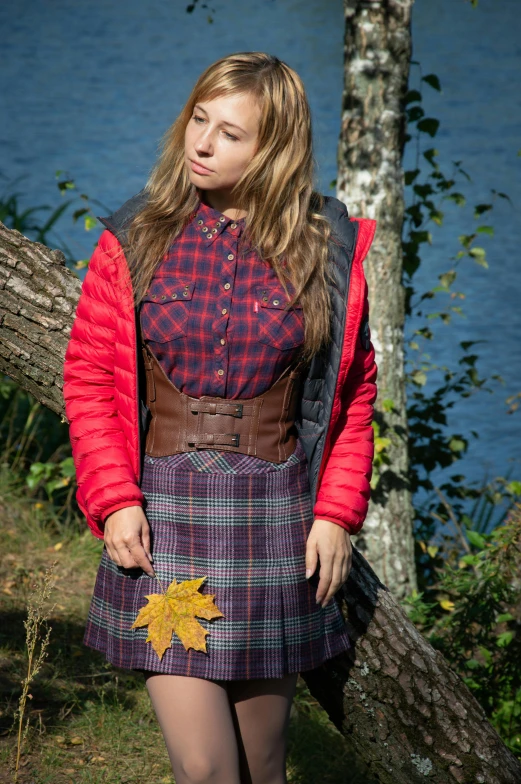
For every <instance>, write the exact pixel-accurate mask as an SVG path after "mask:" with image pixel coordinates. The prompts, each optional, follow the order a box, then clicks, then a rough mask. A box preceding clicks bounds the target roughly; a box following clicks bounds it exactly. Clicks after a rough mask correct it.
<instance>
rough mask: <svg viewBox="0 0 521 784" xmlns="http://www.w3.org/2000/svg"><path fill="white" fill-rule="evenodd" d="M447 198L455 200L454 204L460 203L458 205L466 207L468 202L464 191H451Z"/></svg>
mask: <svg viewBox="0 0 521 784" xmlns="http://www.w3.org/2000/svg"><path fill="white" fill-rule="evenodd" d="M447 199H448V200H449V201H453V202H454V204H457V205H458V207H464V206H465V204H466V202H467V200H466V199H465V196H464V195H463V194H462V193H450V194H449V195H448V196H447Z"/></svg>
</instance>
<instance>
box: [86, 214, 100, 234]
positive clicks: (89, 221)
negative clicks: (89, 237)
mask: <svg viewBox="0 0 521 784" xmlns="http://www.w3.org/2000/svg"><path fill="white" fill-rule="evenodd" d="M84 223H85V231H90V230H91V229H95V228H96V225H97V220H96V218H94V217H93V216H92V215H85V218H84Z"/></svg>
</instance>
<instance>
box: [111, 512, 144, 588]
mask: <svg viewBox="0 0 521 784" xmlns="http://www.w3.org/2000/svg"><path fill="white" fill-rule="evenodd" d="M105 547H106V548H107V553H108V555H109V558H110V559H111V560H112V561H114V563H116V564H117V565H118V566H123V567H124V568H125V569H135V568H136V567H141V569H143V571H145V572H146V573H147V574H148V575H150V577H154V576H155V572H154V567H153V566H152V564H151V561H152V555H151V553H150V527H149V525H148V520H147V518H146V517H145V513H144V511H143V509H142V507H141V506H127V507H125V508H124V509H118V511H117V512H113V513H112V514H110V515H109V516H108V517H107V519H106V520H105Z"/></svg>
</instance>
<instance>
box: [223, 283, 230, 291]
mask: <svg viewBox="0 0 521 784" xmlns="http://www.w3.org/2000/svg"><path fill="white" fill-rule="evenodd" d="M224 288H225V289H226V291H228V289H229V288H230V284H229V283H225V284H224Z"/></svg>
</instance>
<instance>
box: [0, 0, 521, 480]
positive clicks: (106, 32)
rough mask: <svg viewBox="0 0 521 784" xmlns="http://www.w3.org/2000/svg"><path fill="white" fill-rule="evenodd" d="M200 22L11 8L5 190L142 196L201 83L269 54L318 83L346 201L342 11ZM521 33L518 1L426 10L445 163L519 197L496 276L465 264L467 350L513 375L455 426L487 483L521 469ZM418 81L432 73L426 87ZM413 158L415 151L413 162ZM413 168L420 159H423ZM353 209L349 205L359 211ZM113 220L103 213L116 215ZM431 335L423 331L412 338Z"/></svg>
mask: <svg viewBox="0 0 521 784" xmlns="http://www.w3.org/2000/svg"><path fill="white" fill-rule="evenodd" d="M210 5H211V15H212V18H213V22H212V23H209V22H208V19H207V16H208V13H209V12H208V10H205V9H203V8H197V9H196V10H195V12H194V13H192V14H187V13H186V11H185V6H186V2H179V1H177V2H174V0H170V1H169V2H167V1H166V0H148V2H147V3H142V2H138V1H137V0H124V1H123V0H92V2H90V3H88V4H85V3H77V2H73V0H53V2H49V3H42V2H41V0H17V2H16V4H14V3H11V4H2V6H1V7H0V29H2V49H1V51H0V116H1V117H2V122H1V125H0V148H1V162H0V172H1V173H2V174H3V175H4V177H5V178H7V179H6V180H4V181H3V182H4V183H5V185H2V183H0V186H1V187H3V188H4V189H5V190H7V191H10V190H12V186H11V184H10V183H12V182H13V181H14V180H15V179H16V178H18V177H21V176H24V178H25V179H24V180H23V181H22V182H20V183H19V184H18V185H17V188H18V190H23V197H22V203H23V204H25V205H27V206H29V205H31V206H32V205H35V204H45V203H47V204H52V205H55V204H57V203H59V200H60V197H59V194H58V191H57V189H56V184H55V180H54V175H55V172H56V170H58V169H61V170H66V171H67V172H68V173H69V174H70V176H71V177H73V178H74V180H75V181H76V182H77V184H78V186H79V188H80V189H81V191H83V192H85V193H87V194H88V195H89V196H90V197H91V199H96V200H99V201H100V202H102V203H103V204H104V205H107V207H108V209H113V208H116V207H117V206H119V205H120V204H121V203H122V202H123V201H124V200H125V199H126V198H128V197H129V196H131V195H132V194H133V193H135V192H136V191H137V190H139V189H140V188H141V187H142V185H143V183H144V181H145V179H146V176H147V173H148V171H149V169H150V167H151V165H152V162H153V160H154V157H155V154H156V150H157V145H158V142H159V139H160V137H161V135H162V133H163V132H164V131H165V130H166V128H167V126H168V125H169V124H170V123H171V122H172V120H173V119H174V117H175V116H176V114H177V113H178V112H179V110H180V108H181V107H182V105H183V103H184V101H185V100H186V97H187V96H188V93H189V91H190V89H191V86H192V85H193V82H194V81H195V79H196V77H197V76H198V75H199V73H200V72H201V71H202V70H203V68H205V67H206V66H207V65H208V64H210V63H211V62H213V61H214V60H216V59H217V58H218V57H220V56H223V55H224V54H228V53H230V52H233V51H245V50H265V51H269V52H271V53H274V54H276V55H278V56H279V57H281V58H282V59H284V60H286V61H287V62H288V63H289V64H290V65H291V66H292V67H294V68H295V69H296V70H297V71H298V72H299V73H300V74H301V76H302V78H303V79H304V82H305V84H306V87H307V90H308V94H309V98H310V102H311V106H312V110H313V115H314V129H315V138H316V157H317V160H318V165H319V166H318V175H319V184H320V187H321V188H322V190H323V191H324V192H326V193H332V191H331V189H330V187H329V183H330V182H331V180H333V179H334V178H335V176H336V147H337V138H338V131H339V113H340V103H341V91H342V80H343V68H342V57H343V40H342V38H343V12H342V3H341V1H340V0H307V2H305V3H304V2H298V1H297V0H293V1H292V0H246V1H245V0H243V2H241V3H237V2H234V3H233V2H231V0H213V2H211V3H210ZM520 34H521V22H520V15H519V4H518V2H517V0H494V2H485V0H483V2H481V3H480V4H479V7H478V8H477V9H472V8H471V6H470V4H469V3H468V2H465V1H464V0H437V2H435V3H434V2H432V0H417V2H416V5H415V10H414V21H413V40H414V59H416V60H418V61H420V62H421V68H422V72H423V73H424V74H427V73H431V72H435V73H437V74H438V76H439V77H440V80H441V83H442V87H443V92H442V93H441V94H437V93H435V92H434V91H433V90H431V89H430V88H427V87H426V88H425V101H424V103H425V106H426V108H427V110H428V114H430V115H431V116H435V117H437V118H439V119H440V120H441V129H440V133H439V135H438V137H437V139H436V141H435V146H436V147H437V148H438V149H439V150H440V160H442V161H445V162H446V163H447V166H448V168H450V161H452V160H460V161H462V164H463V166H464V168H465V169H466V170H467V171H468V173H469V174H470V175H471V177H472V179H473V183H472V185H471V186H466V193H467V194H468V195H469V204H474V203H478V202H489V201H490V190H491V189H495V190H497V191H501V192H505V193H507V194H508V195H509V196H510V197H511V199H512V204H509V203H508V202H506V201H502V200H499V201H498V202H497V204H496V206H495V208H494V211H493V214H492V217H491V218H490V219H489V218H487V220H486V223H493V225H494V227H495V230H496V234H495V237H494V238H488V240H487V242H484V243H482V244H484V245H485V246H486V249H487V253H488V256H489V261H490V269H489V270H488V271H485V270H482V269H481V268H479V267H477V266H476V265H474V264H472V263H470V262H468V263H465V264H464V265H463V267H462V270H461V279H460V282H459V285H458V287H457V288H459V289H461V290H463V291H464V292H465V293H466V302H465V311H466V317H465V319H459V320H458V321H457V339H458V340H476V339H479V340H484V341H486V342H485V343H483V344H481V345H480V346H479V347H478V348H479V351H478V353H479V354H480V356H481V362H480V369H481V372H482V373H483V374H484V375H490V374H492V373H500V374H501V375H502V376H503V378H504V381H505V385H504V387H502V388H501V389H499V390H498V391H496V393H495V394H494V395H489V394H487V393H485V392H482V393H480V394H479V395H476V396H475V397H473V398H472V399H471V400H469V401H465V402H464V403H462V404H461V403H459V404H457V405H456V407H455V408H454V412H453V420H452V424H453V426H454V429H456V430H459V431H460V432H462V433H464V434H466V433H468V432H469V431H470V430H472V429H474V430H477V431H479V433H480V439H479V441H477V442H473V443H472V445H471V449H470V451H469V454H468V455H467V456H466V457H465V459H464V461H463V463H462V464H460V467H458V471H459V470H460V468H461V469H462V471H463V472H464V473H466V474H467V476H469V477H470V478H472V479H474V480H476V481H477V480H480V479H482V478H483V477H484V476H485V475H486V474H487V475H489V476H493V475H495V474H503V473H505V471H506V470H507V469H508V467H509V466H510V465H511V462H512V461H515V472H514V473H515V474H516V475H517V476H518V477H521V465H520V463H519V460H518V455H519V445H520V443H521V412H518V413H517V414H514V415H512V416H509V415H507V414H506V413H505V410H506V407H505V405H504V400H505V398H506V397H507V395H509V394H514V393H516V392H518V391H520V390H521V345H520V343H521V342H520V334H521V308H520V307H519V299H520V293H521V258H520V251H519V248H520V244H521V242H520V241H521V227H520V223H521V222H520V204H521V176H520V175H521V158H520V157H518V150H520V149H521V91H520V90H519V77H520V73H521V45H520V41H521V35H520ZM414 78H416V79H417V78H418V71H417V69H416V71H415V73H414V75H413V79H414ZM409 157H410V153H409ZM407 160H409V158H408V159H407ZM348 206H349V205H348ZM101 212H103V210H101ZM446 212H447V219H446V223H445V225H444V226H443V228H441V229H437V230H435V231H434V244H433V246H432V248H429V249H428V252H426V253H425V254H424V263H423V265H422V268H421V270H420V271H419V272H418V274H417V278H416V280H417V284H418V286H419V288H420V289H426V288H430V287H431V286H432V285H433V284H434V283H435V281H436V276H437V275H438V274H439V273H440V272H443V271H444V270H445V269H447V268H448V267H450V265H451V262H450V257H451V256H453V255H454V253H455V252H456V251H457V250H458V245H457V236H458V235H459V234H462V233H470V231H471V229H472V227H473V226H474V225H475V222H474V219H473V217H472V210H471V209H470V207H468V208H466V209H463V210H460V209H456V208H453V209H447V211H446ZM59 234H60V238H61V239H62V240H63V241H65V242H66V243H67V245H68V246H69V247H70V248H71V250H72V252H73V253H74V255H75V256H76V257H77V258H84V257H85V256H87V255H89V253H90V251H91V249H92V245H93V243H94V241H95V239H96V237H95V236H94V234H95V232H91V234H86V233H85V232H83V231H82V229H81V228H80V227H78V226H73V224H72V221H71V220H70V218H67V219H64V220H62V222H61V224H60V226H59ZM417 323H419V322H418V321H416V322H412V323H411V326H414V325H415V324H417ZM438 332H439V335H438V338H437V340H436V343H435V346H434V347H433V348H434V349H435V350H433V352H432V354H433V358H434V359H435V360H436V361H439V362H440V363H447V364H453V363H454V362H455V361H456V360H457V355H456V354H455V352H454V335H455V330H454V329H451V328H439V329H438Z"/></svg>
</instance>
